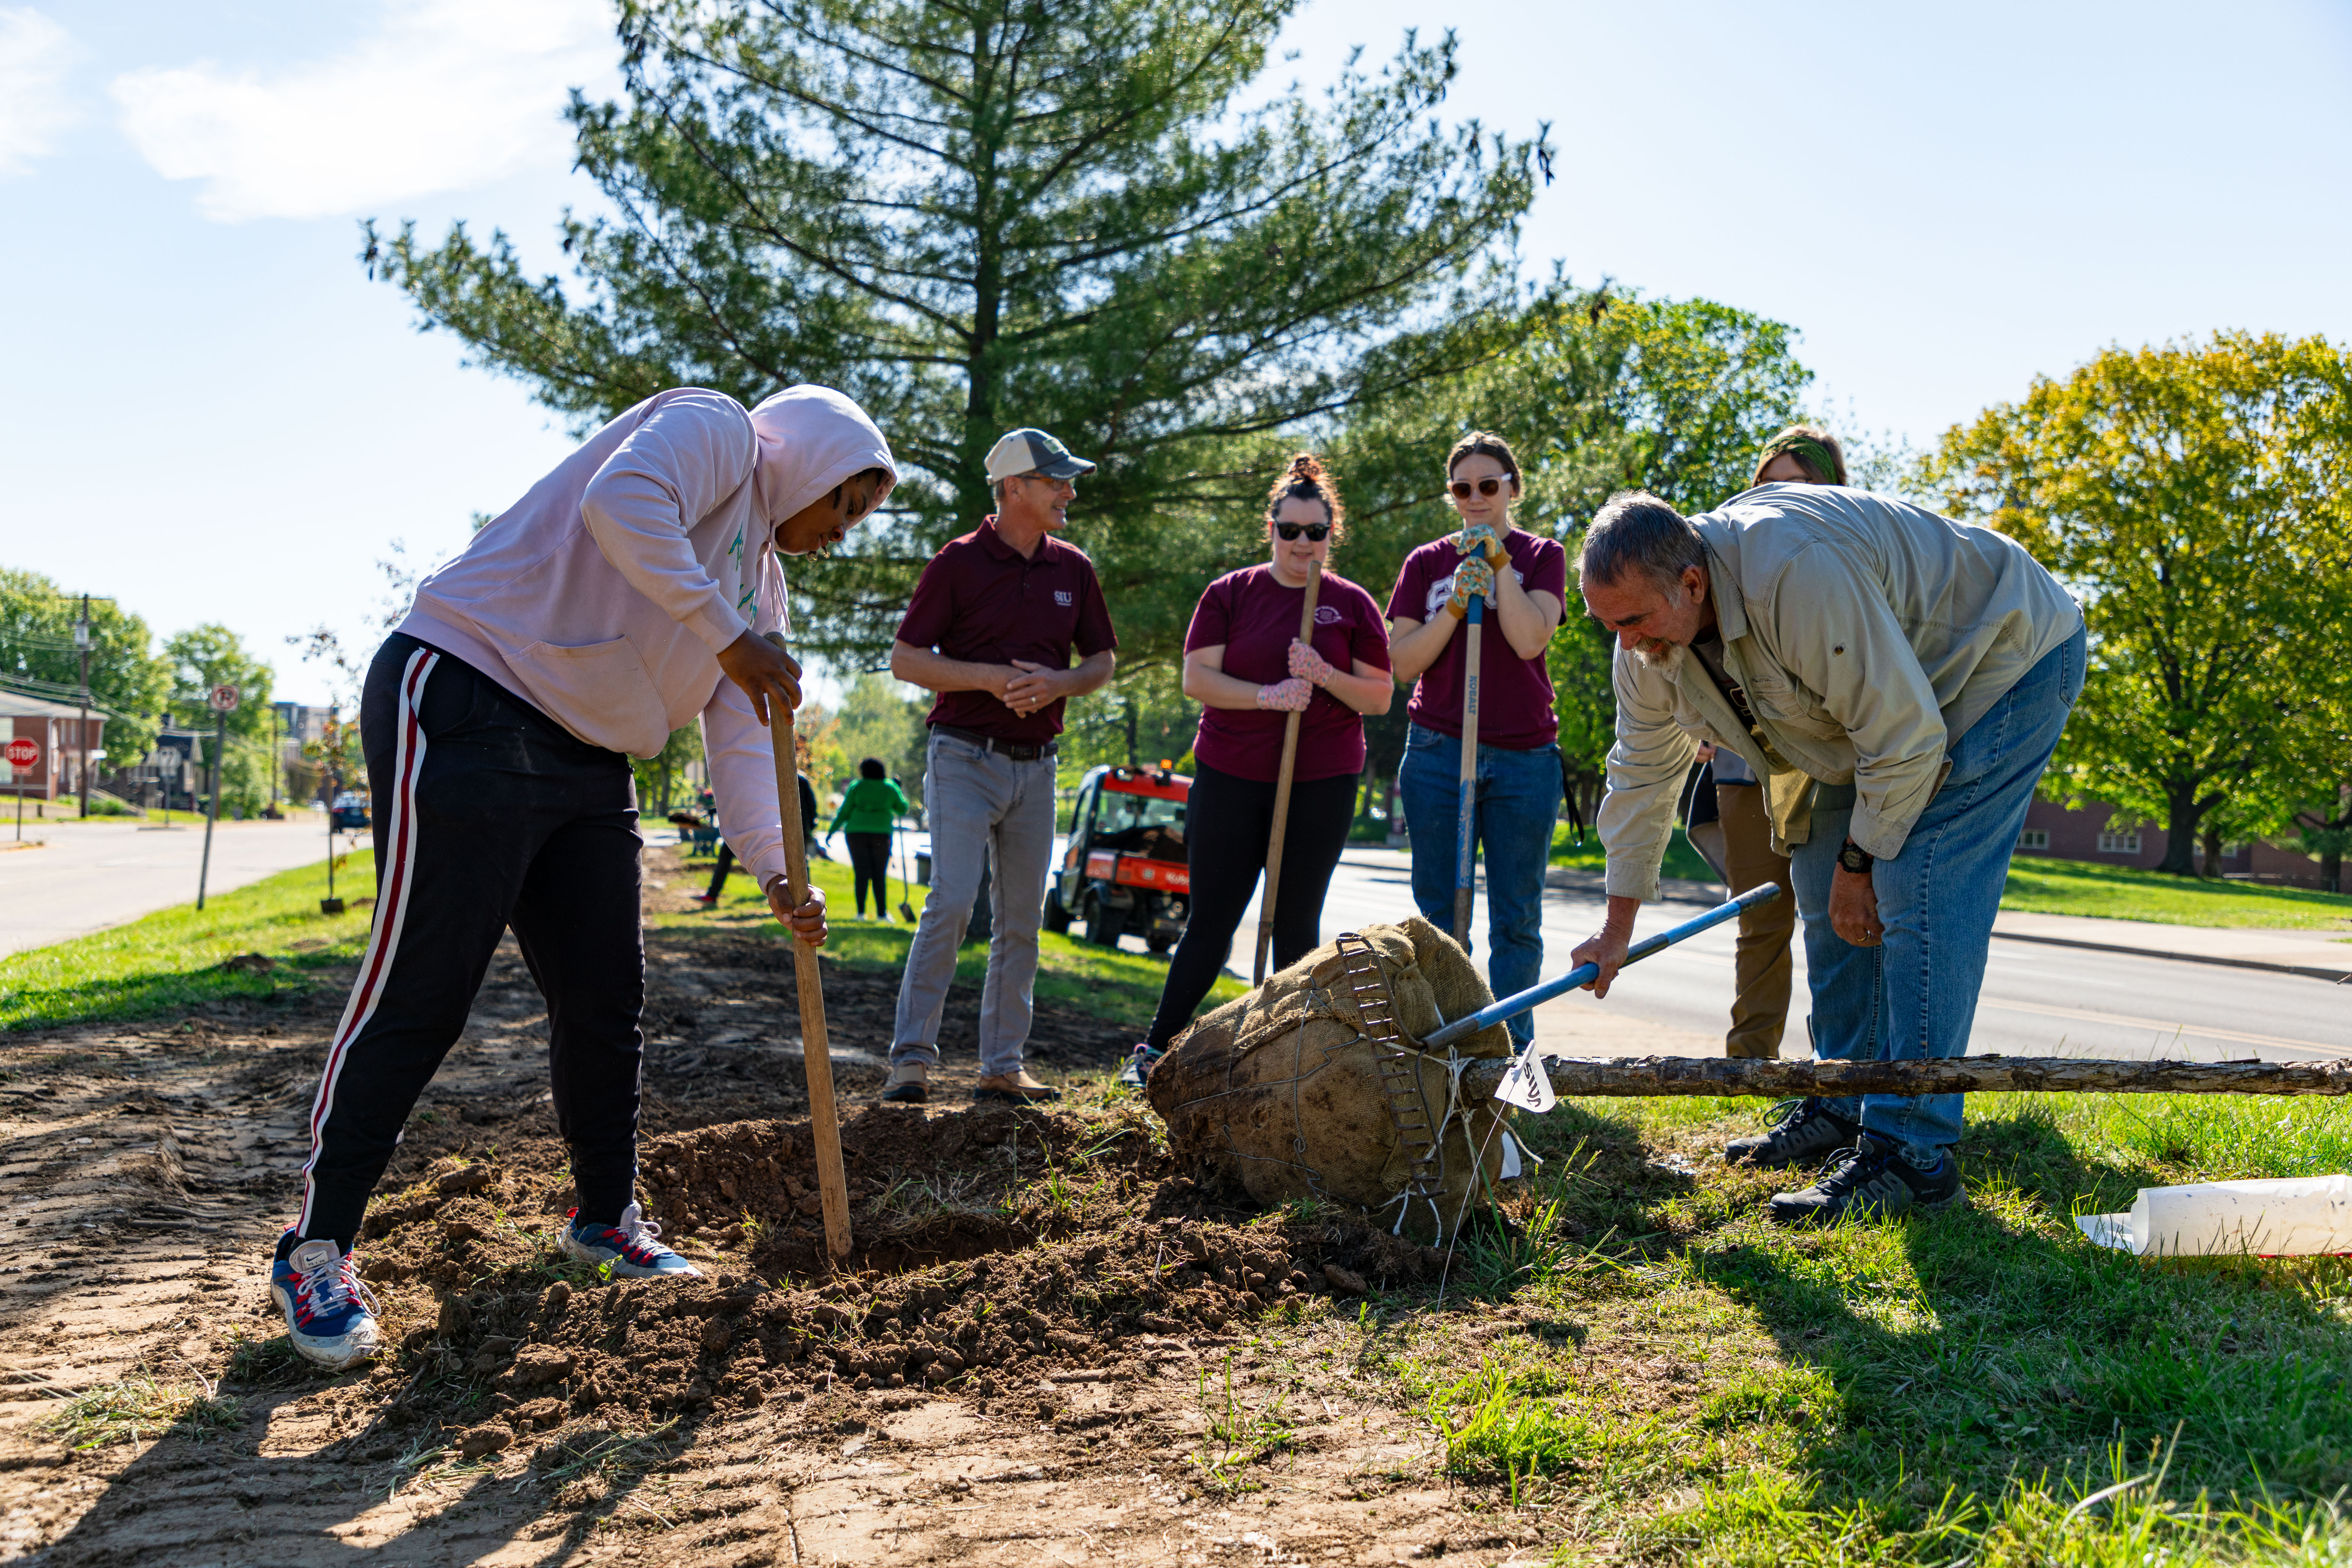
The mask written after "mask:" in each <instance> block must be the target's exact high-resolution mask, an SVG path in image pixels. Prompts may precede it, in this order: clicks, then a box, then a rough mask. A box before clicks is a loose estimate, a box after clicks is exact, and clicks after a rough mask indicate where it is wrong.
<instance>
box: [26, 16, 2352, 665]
mask: <svg viewBox="0 0 2352 1568" xmlns="http://www.w3.org/2000/svg"><path fill="white" fill-rule="evenodd" d="M1448 23H1450V24H1451V25H1452V26H1454V28H1455V29H1456V31H1457V33H1458V35H1459V37H1460V40H1461V58H1462V67H1463V70H1462V75H1461V77H1460V79H1459V81H1458V84H1457V86H1456V88H1455V89H1454V94H1453V97H1452V100H1451V101H1450V103H1449V105H1448V111H1449V112H1450V113H1451V114H1454V115H1457V116H1470V115H1475V116H1478V117H1480V118H1481V119H1483V120H1485V121H1486V122H1487V123H1488V124H1490V125H1494V126H1499V127H1502V128H1505V129H1507V130H1510V131H1513V132H1528V131H1531V130H1532V129H1533V128H1534V126H1535V124H1536V123H1537V121H1550V122H1551V124H1552V127H1553V130H1552V136H1553V140H1554V142H1555V143H1556V145H1557V146H1558V147H1559V150H1560V156H1559V161H1558V169H1559V178H1558V181H1557V183H1556V184H1553V185H1552V186H1550V187H1549V189H1547V190H1546V191H1545V192H1544V193H1543V195H1542V196H1541V198H1540V199H1539V200H1538V204H1537V206H1536V209H1535V211H1534V213H1533V214H1532V216H1530V219H1529V221H1528V226H1527V231H1526V235H1525V238H1524V242H1523V245H1522V250H1523V253H1524V255H1525V257H1526V258H1527V260H1528V264H1529V265H1530V267H1531V268H1548V267H1549V264H1550V262H1552V261H1553V260H1555V259H1558V260H1559V261H1562V262H1564V263H1565V264H1566V265H1567V267H1568V268H1569V269H1570V273H1571V274H1572V275H1573V276H1574V277H1576V278H1577V279H1580V280H1584V281H1591V280H1597V279H1600V278H1601V277H1602V276H1604V275H1606V276H1611V277H1614V278H1616V279H1619V280H1621V281H1622V282H1623V283H1626V284H1631V285H1634V286H1638V287H1640V288H1642V289H1645V290H1648V291H1650V292H1654V293H1662V294H1670V295H1689V294H1705V295H1708V296H1711V297H1714V298H1717V299H1719V300H1726V301H1728V302H1730V303H1733V304H1737V305H1740V306H1743V307H1746V308H1748V309H1751V310H1760V311H1763V312H1765V313H1767V314H1769V315H1772V316H1776V317H1778V318H1780V319H1781V320H1784V321H1789V322H1791V323H1792V324H1794V325H1795V326H1797V327H1798V328H1799V329H1801V331H1802V334H1803V336H1802V338H1801V343H1800V353H1801V356H1802V357H1803V358H1804V360H1805V361H1806V363H1809V364H1811V366H1812V367H1814V369H1815V370H1816V371H1817V372H1818V373H1819V376H1820V379H1819V381H1818V382H1817V384H1816V388H1815V390H1816V394H1817V400H1818V401H1819V402H1821V403H1822V405H1825V406H1826V407H1827V408H1828V409H1829V410H1830V411H1831V412H1832V415H1833V416H1835V417H1836V418H1837V419H1838V421H1839V422H1840V423H1841V424H1842V425H1843V426H1847V427H1853V428H1861V429H1864V430H1871V431H1884V432H1889V433H1892V434H1895V435H1896V436H1899V437H1905V438H1907V439H1909V440H1910V441H1912V442H1914V443H1915V444H1925V443H1927V442H1929V441H1931V440H1933V439H1934V437H1936V436H1937V433H1938V432H1940V431H1941V430H1942V429H1944V428H1945V427H1946V426H1949V425H1951V424H1952V423H1954V422H1956V421H1958V420H1961V419H1965V418H1967V417H1969V416H1971V415H1973V414H1974V413H1975V412H1977V411H1978V410H1979V408H1981V407H1983V406H1984V405H1986V404H1988V403H1991V402H1996V401H2001V400H2005V399H2010V398H2013V397H2016V396H2017V395H2020V394H2021V393H2022V392H2023V390H2024V389H2025V387H2026V386H2027V384H2029V382H2030V381H2031V379H2032V377H2033V376H2034V375H2036V374H2063V373H2064V372H2065V371H2066V370H2067V369H2069V368H2070V367H2071V366H2073V365H2074V364H2076V363H2080V362H2081V361H2082V360H2083V359H2084V358H2085V357H2087V356H2088V355H2090V354H2092V353H2095V352H2096V351H2097V350H2098V349H2100V348H2101V347H2103V346H2105V345H2106V344H2109V343H2122V344H2126V345H2137V344H2140V343H2144V342H2155V341H2160V340H2164V339H2168V338H2180V337H2197V336H2201V335H2203V334H2205V333H2207V332H2210V331H2214V330H2216V329H2221V328H2247V329H2252V330H2257V331H2283V332H2288V333H2294V334H2304V333H2311V332H2323V333H2326V335H2328V336H2329V337H2330V338H2332V339H2334V340H2336V341H2337V342H2345V341H2347V339H2352V289H2347V278H2352V263H2347V258H2352V7H2347V6H2346V5H2342V4H2340V3H2339V4H2333V5H2324V4H2294V3H2280V4H2273V5H2264V4H2259V3H2252V4H2242V5H2234V6H2231V7H2228V8H2227V9H2226V10H2225V9H2222V8H2218V7H2213V6H2210V5H2205V6H2199V7H2194V8H2192V7H2189V6H2185V5H2159V4H2137V5H2063V4H2058V5H2053V4H2047V3H2045V4H2040V5H2004V4H1994V5H1983V4H1979V5H1972V6H1969V7H1958V6H1950V7H1944V8H1941V9H1940V10H1937V9H1931V8H1928V7H1892V6H1885V5H1875V6H1864V5H1840V4H1816V5H1811V6H1804V7H1797V8H1794V9H1790V8H1787V7H1765V6H1760V5H1704V4H1683V5H1658V4H1653V5H1616V6H1605V5H1590V4H1582V3H1573V0H1544V3H1533V0H1528V3H1521V0H1512V3H1508V4H1486V5H1473V6H1466V7H1465V6H1446V5H1429V4H1427V0H1351V3H1349V4H1347V5H1340V4H1338V3H1337V0H1314V3H1310V4H1308V5H1306V6H1305V7H1304V8H1303V9H1302V10H1301V11H1300V12H1299V14H1298V16H1297V19H1296V20H1295V21H1294V23H1293V24H1292V26H1291V28H1290V30H1289V34H1288V36H1287V37H1286V47H1289V48H1293V49H1295V50H1296V51H1297V58H1296V59H1293V60H1289V61H1286V62H1283V63H1279V64H1277V65H1276V66H1275V67H1274V68H1272V69H1271V70H1270V71H1269V73H1268V78H1267V79H1266V81H1265V84H1264V90H1266V91H1280V90H1283V89H1285V88H1286V86H1287V84H1288V83H1289V82H1290V81H1292V80H1293V79H1296V80H1297V81H1299V82H1300V83H1301V84H1302V85H1304V86H1305V87H1306V88H1307V89H1309V90H1313V89H1317V88H1319V86H1320V85H1321V84H1322V83H1323V82H1325V81H1327V80H1328V79H1329V77H1330V75H1331V74H1332V72H1333V71H1334V69H1335V68H1337V66H1338V64H1339V61H1340V59H1341V58H1343V56H1344V53H1345V51H1346V49H1347V48H1348V47H1350V46H1352V45H1355V44H1362V45H1365V46H1366V47H1367V48H1368V51H1369V53H1370V55H1372V56H1374V57H1377V56H1381V55H1384V54H1386V53H1389V52H1391V51H1392V50H1393V49H1394V47H1396V44H1397V42H1398V40H1399V39H1400V38H1401V37H1402V34H1403V32H1404V30H1405V29H1406V28H1407V27H1410V26H1416V25H1417V26H1422V27H1423V28H1425V29H1426V28H1431V27H1434V26H1443V25H1446V24H1448ZM611 61H612V48H611V45H610V34H609V26H608V22H607V18H606V15H605V13H604V8H603V7H602V5H599V4H596V3H593V0H349V3H347V4H344V5H337V6H319V5H293V4H273V5H263V4H246V5H238V4H232V3H223V4H216V5H206V6H202V7H192V6H187V5H163V4H159V3H153V0H121V3H115V4H107V5H97V4H89V3H82V4H58V3H56V0H43V3H39V4H34V5H21V4H11V3H7V0H0V300H5V306H0V310H5V314H0V367H5V372H6V374H5V376H0V471H5V475H6V485H5V492H0V541H5V543H0V563H6V564H9V565H15V566H28V567H32V568H34V569H36V570H38V571H41V572H44V573H47V574H49V575H50V576H52V577H55V578H56V579H58V582H59V583H60V584H61V585H62V586H65V587H67V588H68V589H69V590H71V591H75V592H81V591H88V592H90V593H97V594H111V595H115V596H117V597H118V598H120V599H121V601H122V602H123V603H124V604H125V605H128V606H129V607H130V608H131V609H133V610H135V611H137V612H138V613H140V614H142V615H143V616H146V617H147V619H148V621H149V622H150V624H151V625H152V626H154V627H155V629H156V630H157V632H158V633H159V634H161V633H169V632H172V631H174V630H178V629H181V628H183V627H184V626H190V625H193V624H195V623H196V622H199V621H205V620H219V621H223V622H226V623H227V624H228V625H229V626H233V627H235V628H236V630H238V631H239V632H240V633H242V634H243V635H244V636H245V637H246V638H247V643H248V645H249V646H250V647H253V648H254V650H255V651H256V652H257V653H258V654H260V655H261V656H262V657H264V658H269V659H270V660H271V661H272V662H274V663H275V664H276V665H277V666H278V672H279V692H280V695H282V696H288V697H293V698H296V699H299V700H324V699H325V697H326V696H327V695H328V692H329V682H328V679H327V678H326V674H325V672H324V671H321V670H316V669H310V668H305V667H303V666H301V665H300V664H299V662H298V661H297V659H296V658H294V655H293V652H292V650H291V649H290V648H289V647H287V646H286V643H285V638H286V637H288V636H289V635H291V634H297V633H299V632H301V631H303V630H305V629H306V628H308V627H309V626H312V625H315V624H319V623H320V622H325V623H328V624H331V625H334V626H338V627H339V628H340V629H341V630H342V632H343V633H344V635H345V636H346V637H349V638H351V639H352V640H353V641H354V642H359V641H363V640H365V639H366V637H367V636H368V630H367V628H368V626H369V625H370V610H371V608H372V607H373V605H374V603H375V602H376V601H377V599H378V598H379V597H380V596H381V592H382V582H381V579H380V577H379V576H378V574H377V573H376V570H375V567H374V565H373V563H374V562H375V561H376V560H378V559H379V558H382V557H383V556H385V555H386V554H387V553H388V552H389V546H390V543H391V542H392V541H394V540H395V539H396V540H400V541H403V542H404V543H405V544H406V546H407V553H408V556H409V558H411V559H413V560H416V561H419V562H424V563H429V562H431V561H434V560H437V559H439V558H440V557H442V556H444V555H446V554H447V553H448V552H452V551H454V550H456V549H457V548H459V547H460V546H461V545H462V544H463V542H464V541H465V539H466V537H467V516H468V514H470V513H471V512H473V511H476V510H499V508H501V507H503V506H504V505H505V504H506V503H507V502H509V500H512V499H513V498H514V497H515V496H517V495H519V494H520V492H521V491H522V490H523V489H525V488H526V487H527V486H528V485H529V484H530V482H531V480H533V479H536V478H537V477H538V476H539V475H540V474H541V472H542V471H544V470H545V468H547V467H548V466H549V465H550V464H551V463H552V462H553V461H554V460H555V459H556V458H558V457H559V456H560V455H561V454H562V452H563V451H564V450H565V449H566V447H567V442H566V440H565V438H564V437H563V434H562V428H561V426H559V424H558V423H557V422H556V421H555V420H554V419H553V418H552V417H551V416H549V415H548V414H546V412H545V411H543V410H541V409H539V408H538V407H536V406H535V405H532V404H531V403H530V400H529V397H528V396H527V395H526V393H525V392H524V390H523V389H522V388H521V387H520V385H519V384H514V383H510V382H507V381H503V380H500V379H498V378H494V377H492V376H489V375H487V374H483V373H481V372H479V371H475V370H470V369H467V368H466V367H465V366H464V364H463V363H462V355H461V353H460V352H459V350H458V347H457V344H456V343H455V342H452V341H450V340H448V339H446V338H442V337H438V336H434V335H421V334H419V333H418V332H417V331H415V325H414V321H413V320H412V317H411V315H410V312H409V311H408V310H406V308H405V307H404V303H403V301H402V300H401V298H400V297H399V296H398V295H397V294H395V293H394V292H393V291H392V290H391V289H386V288H384V287H383V285H381V284H371V283H369V282H368V281H367V279H366V278H365V276H364V274H363V273H362V270H361V268H360V267H359V265H358V264H357V262H356V261H355V260H354V253H355V252H356V250H357V249H358V239H357V230H356V227H355V220H356V219H358V218H360V217H362V216H379V217H382V218H384V219H387V220H395V221H396V220H397V219H400V218H403V217H413V218H415V219H416V220H418V222H419V223H420V225H421V226H423V227H424V228H425V230H426V231H427V232H428V233H435V234H437V233H438V232H439V231H440V230H441V229H442V228H443V227H444V226H446V224H447V223H448V222H450V221H451V220H452V219H455V218H463V219H465V220H466V221H467V222H468V223H469V224H471V225H472V226H474V227H475V228H477V229H478V230H482V231H487V230H488V229H489V228H492V227H504V228H506V229H507V230H509V232H510V233H512V234H513V235H514V236H515V237H517V239H518V240H519V241H520V242H521V243H522V245H523V247H524V249H525V252H526V256H527V258H529V259H530V260H531V261H533V262H534V264H535V265H537V266H539V267H541V268H546V267H551V266H553V265H554V264H555V262H556V260H557V259H558V258H556V257H555V256H554V254H553V249H554V246H553V240H552V239H551V234H552V230H553V225H554V222H555V220H556V218H557V216H558V215H559V214H560V213H561V211H562V208H563V206H564V205H566V204H572V205H580V206H583V207H584V206H590V205H593V203H594V199H595V198H594V193H593V190H591V189H589V188H588V187H587V186H586V185H585V184H583V182H581V181H579V180H578V179H577V178H576V177H575V176H573V175H572V174H570V173H569V172H568V166H569V138H568V135H567V133H566V130H565V127H564V126H563V125H562V121H561V119H560V112H561V110H562V104H563V101H564V94H565V89H567V88H568V87H570V86H572V85H580V86H583V87H584V88H587V89H589V90H591V91H592V92H606V91H609V90H611V88H612V85H613V75H612V66H611ZM1496 420H1497V422H1499V423H1504V424H1507V419H1506V418H1505V417H1504V416H1503V415H1502V414H1500V413H1498V414H1497V416H1496Z"/></svg>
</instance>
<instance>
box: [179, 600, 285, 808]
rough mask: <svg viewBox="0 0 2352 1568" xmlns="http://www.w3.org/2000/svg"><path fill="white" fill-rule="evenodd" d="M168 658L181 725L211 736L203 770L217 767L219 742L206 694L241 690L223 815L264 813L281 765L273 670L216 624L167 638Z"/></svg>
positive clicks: (232, 719) (232, 722) (223, 776)
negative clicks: (275, 750)
mask: <svg viewBox="0 0 2352 1568" xmlns="http://www.w3.org/2000/svg"><path fill="white" fill-rule="evenodd" d="M163 657H164V658H165V659H167V660H168V661H169V662H170V665H171V669H172V678H173V688H174V689H173V696H172V706H173V709H174V710H176V712H177V714H178V717H179V719H180V721H181V722H183V723H184V724H188V725H191V726H193V727H194V728H195V729H197V730H200V731H203V732H204V735H205V742H204V747H203V749H202V751H201V752H199V754H198V756H197V758H196V762H197V764H198V766H200V767H203V768H206V769H209V768H210V767H211V766H212V763H213V755H212V752H213V746H214V738H215V735H216V734H217V733H218V732H219V727H218V721H217V720H216V718H215V714H214V713H213V711H212V710H211V709H210V708H209V707H208V706H207V705H206V702H205V698H206V695H207V694H208V693H209V692H210V691H211V690H212V689H213V688H214V687H215V686H224V685H226V686H234V687H236V689H237V705H236V709H235V710H233V711H231V712H230V714H229V715H228V724H227V731H228V749H227V751H226V753H225V756H224V759H223V761H222V763H221V773H220V792H221V810H222V812H223V814H224V815H226V814H227V813H230V812H237V811H241V812H244V813H245V814H246V815H247V816H251V815H253V814H255V813H257V812H259V811H260V809H261V808H262V807H263V806H264V805H268V801H269V787H270V774H271V773H272V771H273V770H274V769H276V767H277V766H278V759H277V757H276V756H274V755H273V754H272V752H271V740H272V730H271V726H270V718H269V689H270V681H271V671H270V668H269V667H268V665H266V664H264V663H262V662H261V661H260V660H259V659H257V658H254V657H253V656H252V655H250V654H248V653H247V652H246V650H245V643H244V641H243V640H242V639H241V638H239V637H237V635H236V633H235V632H233V631H231V630H229V629H228V627H226V626H222V625H220V624H219V623H218V622H216V621H208V622H206V623H205V624H204V625H202V626H191V627H190V628H189V629H188V630H186V631H184V632H181V633H179V634H178V635H177V636H175V637H170V638H167V639H166V640H165V642H164V644H163ZM209 777H210V775H209V774H207V775H206V779H205V783H203V784H198V785H197V789H198V791H199V793H201V792H202V791H203V790H204V789H205V787H207V786H208V784H209Z"/></svg>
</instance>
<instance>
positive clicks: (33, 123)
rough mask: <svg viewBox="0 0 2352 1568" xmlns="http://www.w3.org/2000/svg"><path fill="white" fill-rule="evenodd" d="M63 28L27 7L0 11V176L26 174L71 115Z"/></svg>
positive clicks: (67, 44) (68, 48) (68, 59)
mask: <svg viewBox="0 0 2352 1568" xmlns="http://www.w3.org/2000/svg"><path fill="white" fill-rule="evenodd" d="M73 53H74V50H73V45H72V43H71V42H70V41H69V40H68V38H67V37H66V30H65V29H64V28H63V27H60V26H58V25H57V24H56V23H55V22H52V21H50V20H49V19H48V18H47V16H42V15H41V14H40V13H39V12H38V11H36V10H34V9H32V8H31V7H30V6H25V7H22V8H19V7H14V6H12V7H8V8H5V9H0V180H5V179H7V178H9V177H10V176H11V175H16V174H24V173H25V172H26V170H28V169H30V168H31V167H32V166H33V160H34V159H36V158H38V157H40V156H41V155H42V154H44V153H47V152H48V151H49V148H50V145H51V138H52V137H53V136H54V135H55V133H56V132H57V131H58V129H59V128H60V127H61V126H63V125H64V124H65V123H66V121H67V120H68V119H69V118H70V114H69V111H68V109H67V107H66V96H65V78H66V68H67V66H68V64H69V63H70V62H71V59H72V57H73Z"/></svg>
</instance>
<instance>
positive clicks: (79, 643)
mask: <svg viewBox="0 0 2352 1568" xmlns="http://www.w3.org/2000/svg"><path fill="white" fill-rule="evenodd" d="M74 647H75V648H76V650H78V651H79V653H80V654H81V728H80V730H79V733H78V734H77V736H76V738H77V739H78V740H79V742H80V743H81V814H82V816H85V817H87V816H89V648H90V635H89V595H88V594H84V595H82V596H81V619H79V620H78V621H76V622H75V623H74Z"/></svg>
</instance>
